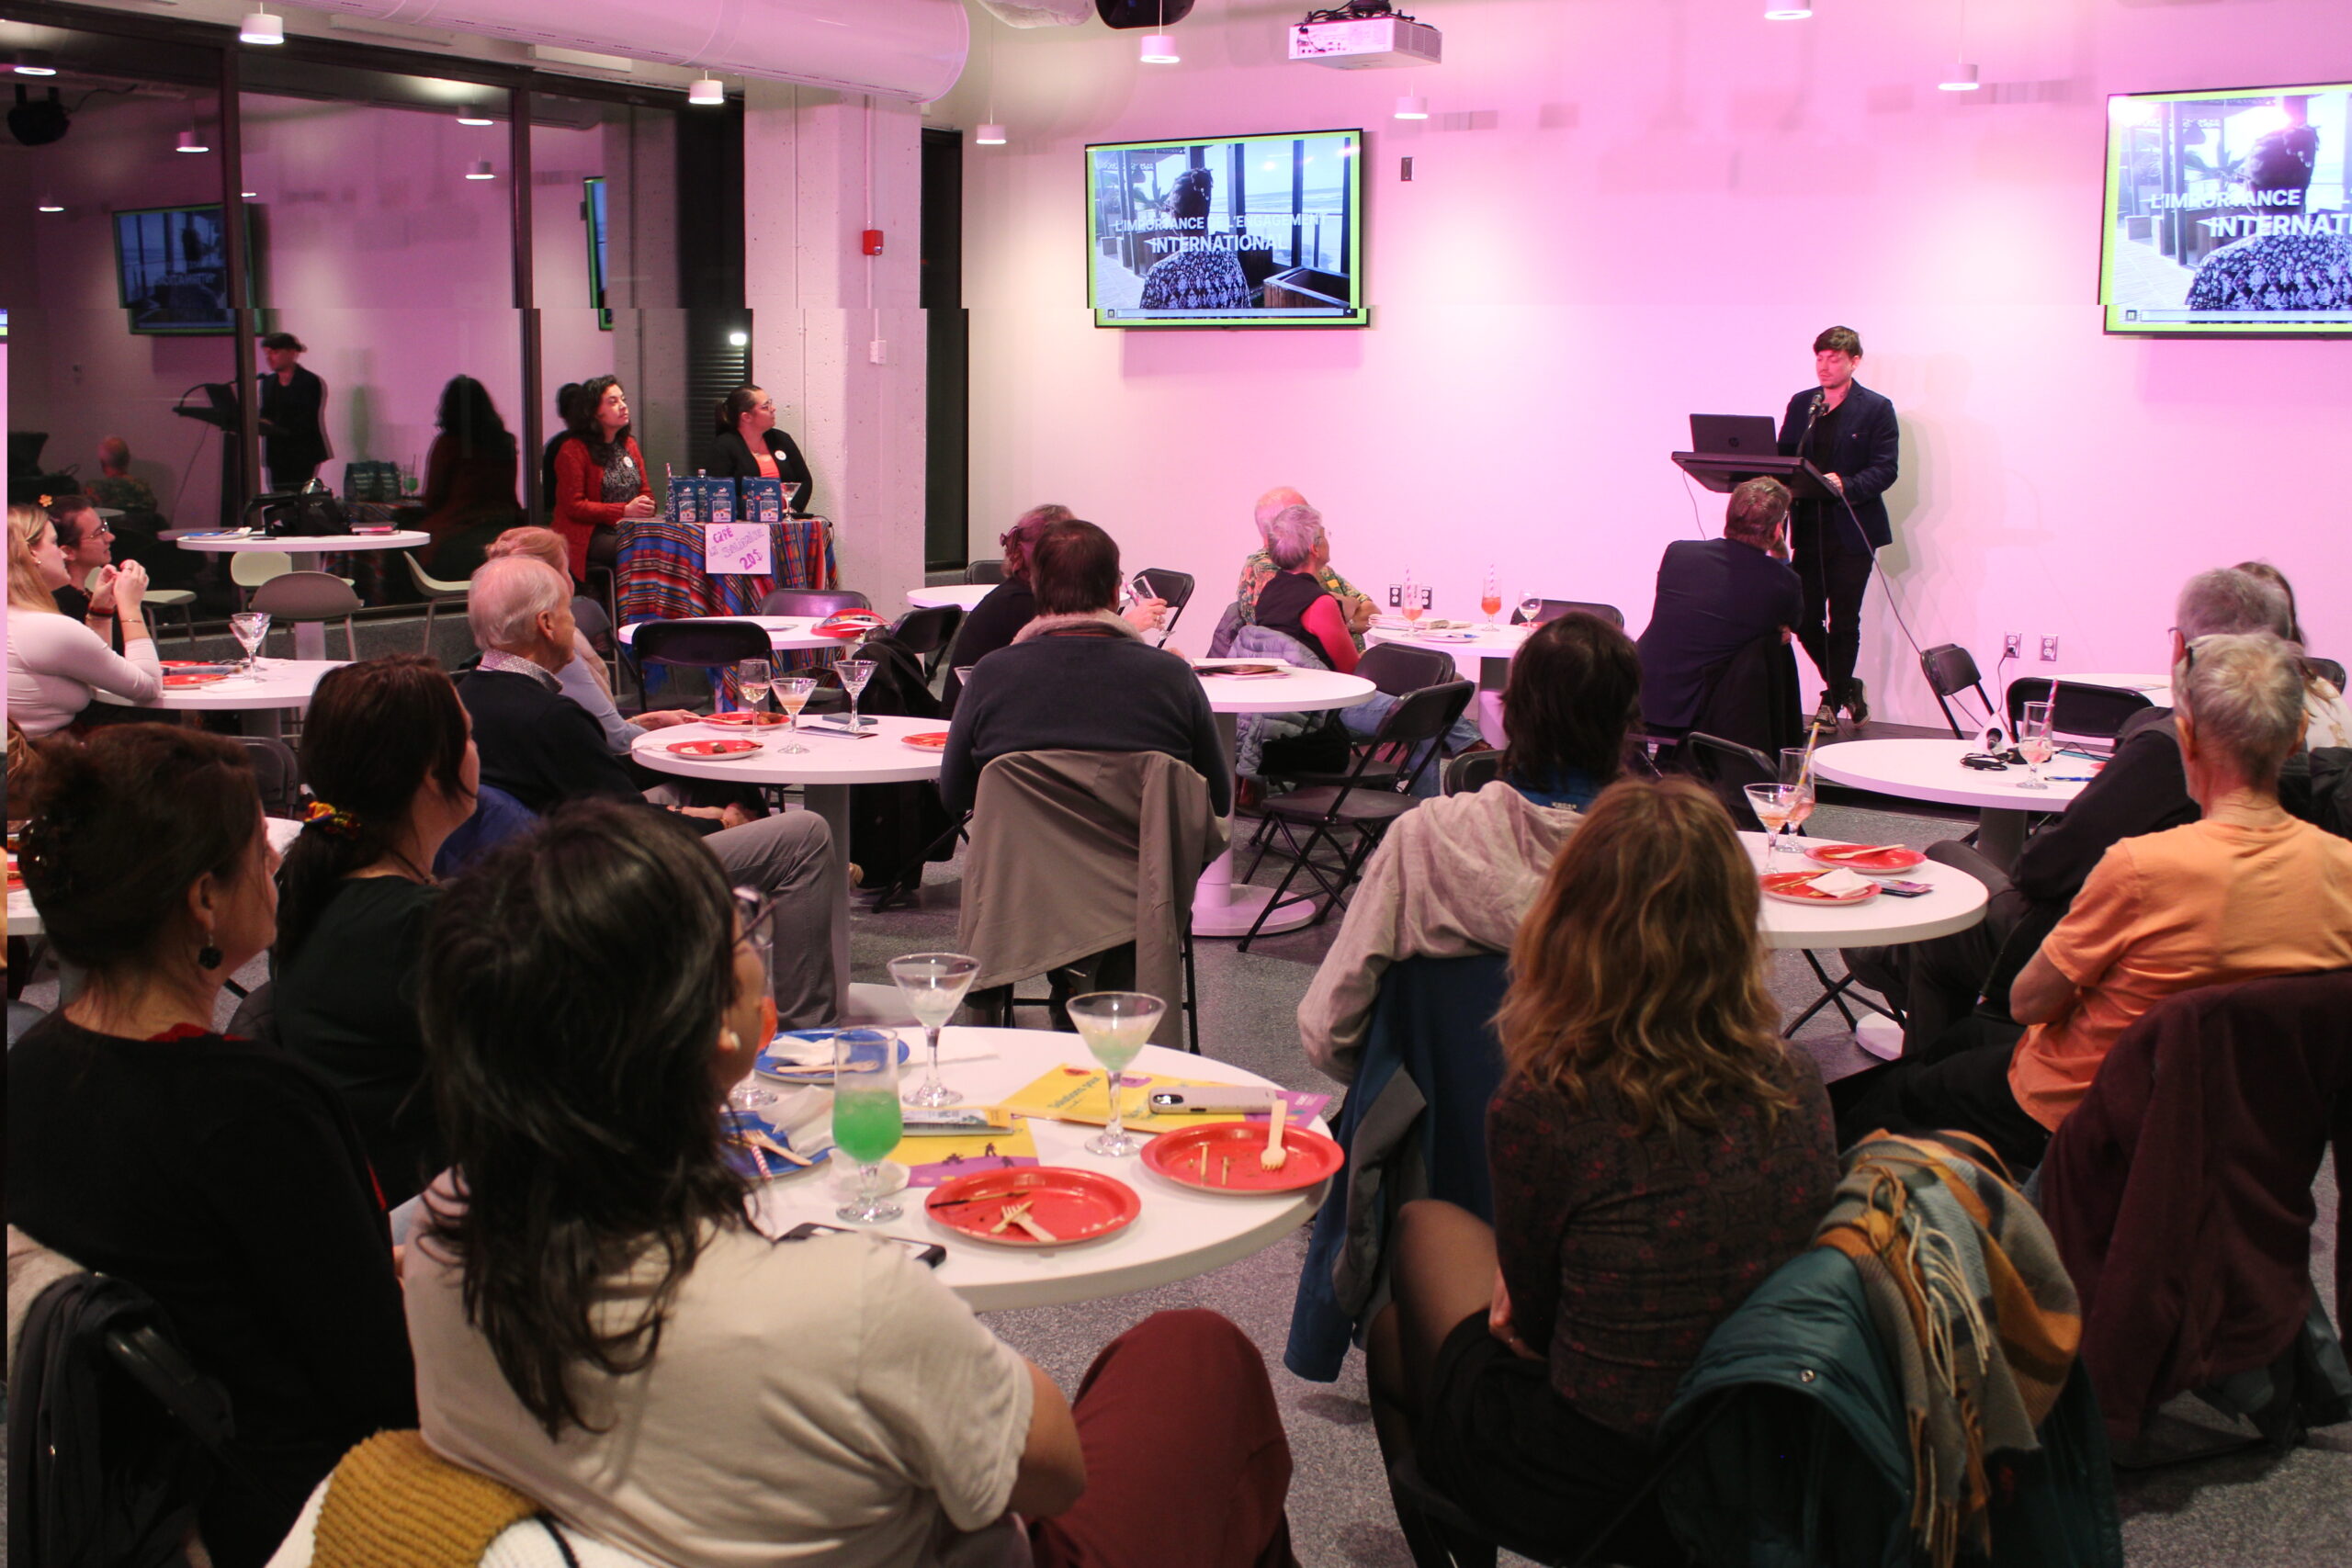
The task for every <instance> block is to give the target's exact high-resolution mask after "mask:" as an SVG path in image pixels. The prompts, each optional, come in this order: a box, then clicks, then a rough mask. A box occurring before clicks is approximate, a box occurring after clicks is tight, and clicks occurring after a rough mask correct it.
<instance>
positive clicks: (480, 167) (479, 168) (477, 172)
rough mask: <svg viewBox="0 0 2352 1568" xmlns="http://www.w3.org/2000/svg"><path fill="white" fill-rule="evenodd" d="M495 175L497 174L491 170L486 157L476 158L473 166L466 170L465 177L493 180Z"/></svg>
mask: <svg viewBox="0 0 2352 1568" xmlns="http://www.w3.org/2000/svg"><path fill="white" fill-rule="evenodd" d="M497 177H498V175H496V174H495V173H493V172H492V169H491V166H490V160H489V159H487V158H476V159H475V160H474V165H473V167H472V168H470V169H468V170H467V171H466V178H468V179H469V180H494V179H496V178H497Z"/></svg>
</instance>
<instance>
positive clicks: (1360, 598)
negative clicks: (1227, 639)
mask: <svg viewBox="0 0 2352 1568" xmlns="http://www.w3.org/2000/svg"><path fill="white" fill-rule="evenodd" d="M1294 506H1306V497H1305V496H1303V495H1301V494H1299V493H1298V491H1295V490H1293V489H1291V487H1290V486H1288V485H1276V486H1275V487H1274V488H1273V489H1272V490H1270V491H1267V492H1266V493H1265V494H1263V495H1261V496H1260V497H1259V498H1258V506H1257V510H1256V512H1255V513H1254V514H1253V521H1255V522H1256V523H1257V525H1258V547H1257V548H1256V549H1255V550H1253V551H1251V552H1250V556H1249V558H1247V559H1246V560H1244V561H1243V562H1242V563H1241V582H1240V585H1239V587H1238V588H1237V589H1236V591H1235V595H1234V596H1235V599H1236V601H1237V602H1238V604H1240V606H1241V624H1242V625H1243V626H1254V625H1256V624H1257V621H1258V595H1259V594H1261V593H1262V592H1265V589H1266V584H1267V583H1269V582H1272V581H1273V580H1274V573H1275V572H1277V571H1279V570H1282V569H1281V568H1280V567H1277V566H1276V565H1275V564H1274V554H1273V550H1274V519H1275V518H1277V517H1279V516H1281V515H1282V514H1283V513H1284V512H1286V511H1288V510H1289V509H1290V508H1292V507H1294ZM1309 510H1312V508H1310V509H1309ZM1316 515H1317V517H1318V518H1319V517H1320V516H1322V513H1319V512H1318V513H1316ZM1315 576H1316V581H1318V582H1320V583H1322V584H1323V588H1324V591H1325V592H1328V593H1329V594H1330V595H1331V597H1332V598H1334V599H1336V600H1338V601H1339V602H1340V607H1341V608H1342V609H1343V610H1344V611H1345V612H1346V614H1347V618H1348V626H1349V627H1350V629H1351V631H1352V632H1354V633H1357V634H1361V633H1362V632H1363V628H1364V627H1365V626H1369V625H1371V624H1372V615H1373V608H1372V601H1371V600H1370V599H1369V598H1367V597H1365V596H1364V595H1363V593H1360V592H1357V591H1356V587H1355V584H1353V583H1351V582H1350V581H1348V580H1347V579H1346V578H1344V577H1341V576H1340V574H1339V573H1338V572H1336V571H1334V570H1331V563H1330V562H1329V560H1326V561H1325V562H1324V563H1323V565H1322V566H1321V567H1320V568H1319V569H1317V571H1316V574H1315ZM1357 640H1358V642H1359V643H1361V641H1362V638H1361V636H1360V635H1359V636H1358V637H1357Z"/></svg>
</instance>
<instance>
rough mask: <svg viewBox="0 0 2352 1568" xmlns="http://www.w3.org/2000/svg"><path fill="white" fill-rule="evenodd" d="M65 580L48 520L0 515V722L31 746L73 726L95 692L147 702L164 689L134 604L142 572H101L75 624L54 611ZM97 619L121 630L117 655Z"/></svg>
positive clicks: (20, 512) (35, 513)
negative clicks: (1, 555) (1, 532)
mask: <svg viewBox="0 0 2352 1568" xmlns="http://www.w3.org/2000/svg"><path fill="white" fill-rule="evenodd" d="M68 576H69V573H68V570H67V567H66V565H65V556H64V552H63V551H62V550H61V549H60V548H59V547H58V542H57V525H55V524H53V523H51V521H50V518H49V513H46V512H43V511H42V510H41V509H40V507H38V506H11V507H10V508H8V715H9V716H10V717H11V718H14V719H15V720H16V721H17V723H18V724H19V725H22V726H23V727H24V730H25V733H26V734H28V735H29V736H31V737H33V738H34V739H40V737H42V736H44V735H53V734H55V733H56V732H57V731H59V730H61V729H63V728H65V727H66V726H67V725H70V724H73V723H74V722H75V721H76V720H77V719H80V718H81V717H82V716H83V714H84V712H85V710H87V709H88V708H89V706H90V705H91V704H92V702H93V701H95V700H96V694H98V693H100V692H109V693H112V694H114V695H116V696H119V697H125V698H128V699H129V700H130V701H131V702H134V703H152V702H153V701H154V700H155V699H156V697H158V696H159V695H161V694H162V693H163V690H164V670H163V665H162V664H161V663H160V662H159V661H158V660H157V659H156V657H155V642H154V639H153V637H150V636H149V635H148V633H147V621H146V617H145V615H144V614H143V611H142V605H141V599H142V596H143V595H144V594H145V593H146V592H147V572H146V570H145V569H144V568H142V567H141V566H140V565H139V563H138V562H137V561H132V562H130V563H129V564H128V565H125V566H122V567H107V568H104V569H103V570H101V571H100V573H99V577H98V586H97V590H96V592H95V593H93V594H92V595H91V598H90V608H89V615H88V616H87V618H86V619H85V620H82V621H76V620H74V619H73V618H72V617H70V616H68V615H65V614H64V613H63V612H62V610H60V609H59V608H58V597H57V591H58V590H59V589H61V588H63V587H65V586H66V585H67V581H68ZM101 617H105V618H107V619H112V620H117V621H119V622H120V623H121V626H122V645H123V648H124V649H125V652H124V653H117V652H116V651H115V650H114V649H112V648H109V647H108V646H107V638H106V637H105V636H104V635H103V634H101V633H100V632H99V631H98V630H97V626H98V625H99V622H100V619H101Z"/></svg>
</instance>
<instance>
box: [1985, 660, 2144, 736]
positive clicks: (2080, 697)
mask: <svg viewBox="0 0 2352 1568" xmlns="http://www.w3.org/2000/svg"><path fill="white" fill-rule="evenodd" d="M2041 702H2046V703H2049V704H2051V709H2050V728H2052V730H2054V731H2055V732H2056V733H2058V734H2060V735H2089V736H2098V737H2101V738H2103V739H2109V740H2112V739H2115V737H2116V735H2117V734H2118V733H2120V731H2121V730H2122V728H2123V727H2124V725H2125V724H2126V723H2128V722H2129V721H2130V719H2131V716H2132V715H2133V714H2135V713H2138V712H2139V711H2140V710H2141V709H2143V708H2146V707H2153V706H2154V704H2153V703H2151V702H2149V701H2148V697H2147V694H2146V693H2144V692H2133V691H2127V690H2124V689H2123V688H2121V687H2120V686H2086V685H2084V684H2082V683H2081V682H2076V681H2052V680H2050V679H2048V678H2047V677H2045V676H2041V675H2025V676H2020V677H2018V679H2017V680H2014V681H2012V682H2009V689H2008V691H2007V693H2005V694H2003V705H2004V706H2006V707H2007V709H2008V715H2009V732H2010V733H2011V734H2015V733H2016V732H2017V727H2018V721H2019V720H2021V719H2023V718H2024V717H2025V705H2026V704H2028V703H2041Z"/></svg>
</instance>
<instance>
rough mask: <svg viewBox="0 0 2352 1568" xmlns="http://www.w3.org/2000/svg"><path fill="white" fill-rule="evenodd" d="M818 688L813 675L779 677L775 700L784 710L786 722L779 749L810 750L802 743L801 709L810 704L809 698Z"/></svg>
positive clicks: (776, 683)
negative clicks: (800, 735) (800, 736)
mask: <svg viewBox="0 0 2352 1568" xmlns="http://www.w3.org/2000/svg"><path fill="white" fill-rule="evenodd" d="M816 690H817V678H816V677H815V676H813V675H783V676H779V677H777V679H776V682H775V701H776V705H777V706H778V707H780V708H782V709H783V710H784V723H785V730H784V734H785V741H784V744H783V745H781V746H779V747H777V748H776V750H779V751H806V750H809V748H808V747H806V746H803V745H802V744H800V740H799V734H800V710H801V709H802V708H805V707H807V706H808V705H809V697H810V696H811V695H812V694H815V692H816Z"/></svg>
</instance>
